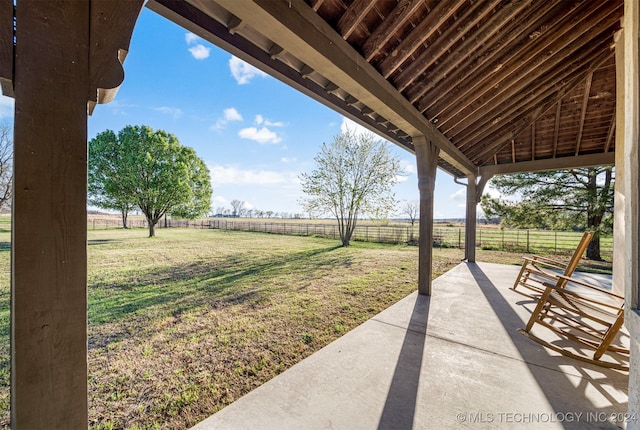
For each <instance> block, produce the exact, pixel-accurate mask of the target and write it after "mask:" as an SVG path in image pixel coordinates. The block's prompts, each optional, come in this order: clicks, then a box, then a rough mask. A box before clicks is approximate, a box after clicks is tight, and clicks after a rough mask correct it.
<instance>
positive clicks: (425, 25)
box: [380, 1, 477, 78]
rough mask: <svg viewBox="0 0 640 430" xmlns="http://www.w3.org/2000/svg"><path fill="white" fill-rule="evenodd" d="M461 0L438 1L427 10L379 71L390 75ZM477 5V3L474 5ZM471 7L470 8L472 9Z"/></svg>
mask: <svg viewBox="0 0 640 430" xmlns="http://www.w3.org/2000/svg"><path fill="white" fill-rule="evenodd" d="M462 5H463V3H462V2H460V3H457V2H450V1H443V2H440V3H438V4H437V5H436V6H435V7H434V8H433V9H432V10H431V12H429V15H427V17H426V18H425V19H423V20H422V21H421V22H420V23H419V24H418V25H417V26H416V27H415V28H414V29H413V30H412V31H411V33H409V34H408V35H407V37H405V38H404V39H403V40H402V42H400V44H399V45H398V46H397V47H396V48H395V49H394V50H393V52H394V54H395V55H389V56H388V57H387V58H385V59H384V61H382V63H381V64H380V71H381V73H382V75H383V76H384V77H385V78H388V77H389V76H391V74H392V73H393V72H395V71H396V70H397V69H398V67H400V65H402V63H404V62H405V61H406V60H407V58H409V57H410V56H411V54H413V53H414V52H415V50H416V49H418V48H419V47H420V46H422V44H423V43H424V42H426V41H427V39H429V37H431V36H432V35H433V34H434V33H436V32H437V31H438V28H440V26H441V25H442V24H443V23H444V22H446V21H447V20H448V19H449V18H451V17H452V16H453V15H454V14H455V13H456V12H457V10H458V9H459V8H461V6H462ZM475 7H477V5H476V6H475ZM475 7H474V8H475ZM474 8H472V9H474Z"/></svg>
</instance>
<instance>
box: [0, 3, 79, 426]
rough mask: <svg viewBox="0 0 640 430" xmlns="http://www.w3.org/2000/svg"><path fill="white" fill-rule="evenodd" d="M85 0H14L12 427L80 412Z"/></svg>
mask: <svg viewBox="0 0 640 430" xmlns="http://www.w3.org/2000/svg"><path fill="white" fill-rule="evenodd" d="M90 9H91V3H90V2H88V1H75V0H67V1H62V0H59V1H55V2H53V1H51V2H49V1H35V2H25V1H19V2H18V3H17V6H16V23H17V25H16V39H17V41H18V44H17V46H16V57H15V81H14V85H15V99H16V102H15V104H16V109H15V118H14V164H13V171H14V193H13V204H12V212H13V216H12V233H13V237H12V248H13V249H12V252H11V259H12V273H11V293H12V295H11V425H12V428H15V429H22V428H24V429H61V430H62V429H80V428H85V429H86V428H87V426H88V412H87V228H86V222H87V206H86V205H87V88H89V84H90V77H89V59H90V55H89V51H90V46H89V45H90V43H91V40H90V37H89V34H90V24H89V23H90V20H89V16H90Z"/></svg>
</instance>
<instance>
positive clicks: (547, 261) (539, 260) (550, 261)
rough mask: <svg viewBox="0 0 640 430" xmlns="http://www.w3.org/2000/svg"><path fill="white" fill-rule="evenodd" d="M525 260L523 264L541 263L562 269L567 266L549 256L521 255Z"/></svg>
mask: <svg viewBox="0 0 640 430" xmlns="http://www.w3.org/2000/svg"><path fill="white" fill-rule="evenodd" d="M522 259H523V260H525V264H531V265H532V266H536V265H541V266H547V267H551V268H553V269H557V270H564V269H565V268H566V267H567V264H566V263H563V262H561V261H558V260H553V259H551V258H547V257H542V256H540V255H534V256H532V257H522Z"/></svg>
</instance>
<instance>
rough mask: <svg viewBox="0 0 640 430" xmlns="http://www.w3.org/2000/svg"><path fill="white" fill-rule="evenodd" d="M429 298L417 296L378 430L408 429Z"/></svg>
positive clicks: (417, 383) (415, 391) (424, 333)
mask: <svg viewBox="0 0 640 430" xmlns="http://www.w3.org/2000/svg"><path fill="white" fill-rule="evenodd" d="M430 303H431V297H429V296H423V295H418V297H417V298H416V302H415V305H414V307H413V312H412V313H411V320H410V321H409V327H408V328H407V331H406V333H405V336H404V341H403V342H402V348H401V350H400V354H399V356H398V361H397V363H396V368H395V371H394V373H393V378H392V380H391V386H390V388H389V392H388V394H387V399H386V402H385V405H384V409H383V411H382V415H381V417H380V422H379V424H378V430H410V429H412V428H413V420H414V415H415V410H416V402H417V397H418V396H417V394H418V386H419V384H420V373H421V371H422V356H423V352H424V344H425V339H426V337H427V323H428V321H429V306H430Z"/></svg>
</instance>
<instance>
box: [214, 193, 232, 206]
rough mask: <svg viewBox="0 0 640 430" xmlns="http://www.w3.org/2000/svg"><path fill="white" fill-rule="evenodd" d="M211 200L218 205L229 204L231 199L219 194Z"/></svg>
mask: <svg viewBox="0 0 640 430" xmlns="http://www.w3.org/2000/svg"><path fill="white" fill-rule="evenodd" d="M211 201H212V202H213V203H214V204H216V205H227V204H229V200H228V199H226V198H225V197H223V196H219V195H214V196H213V199H211Z"/></svg>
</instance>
